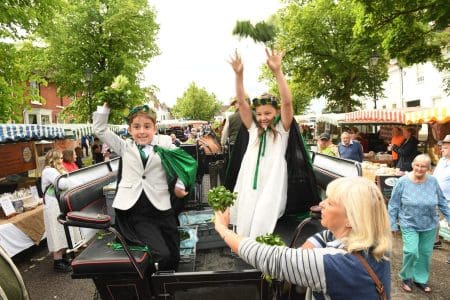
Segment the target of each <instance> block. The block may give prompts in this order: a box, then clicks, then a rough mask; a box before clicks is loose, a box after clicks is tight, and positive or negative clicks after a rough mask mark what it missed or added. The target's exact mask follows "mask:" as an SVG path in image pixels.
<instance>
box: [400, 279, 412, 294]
mask: <svg viewBox="0 0 450 300" xmlns="http://www.w3.org/2000/svg"><path fill="white" fill-rule="evenodd" d="M412 283H413V282H412V279H405V280H402V289H403V290H404V291H405V292H407V293H411V292H412Z"/></svg>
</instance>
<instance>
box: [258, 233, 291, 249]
mask: <svg viewBox="0 0 450 300" xmlns="http://www.w3.org/2000/svg"><path fill="white" fill-rule="evenodd" d="M256 241H257V242H258V243H261V244H266V245H269V246H286V244H285V243H284V241H283V239H282V238H281V236H279V235H278V234H276V233H268V234H265V235H260V236H258V237H257V238H256Z"/></svg>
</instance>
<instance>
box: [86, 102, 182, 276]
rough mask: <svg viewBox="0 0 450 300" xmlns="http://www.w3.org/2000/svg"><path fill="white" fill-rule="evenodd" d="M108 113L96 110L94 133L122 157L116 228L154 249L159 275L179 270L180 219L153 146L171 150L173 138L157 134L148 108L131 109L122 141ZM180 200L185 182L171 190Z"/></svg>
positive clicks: (105, 110) (154, 258)
mask: <svg viewBox="0 0 450 300" xmlns="http://www.w3.org/2000/svg"><path fill="white" fill-rule="evenodd" d="M108 116H109V108H108V107H107V105H106V104H105V105H104V106H103V107H101V106H100V107H98V108H97V111H96V112H95V113H94V116H93V125H94V126H93V127H94V132H95V134H96V135H97V136H98V137H99V138H100V140H101V141H102V142H104V143H107V144H108V145H109V146H110V148H111V149H113V150H114V151H115V152H116V153H117V154H118V155H120V156H121V157H122V174H121V181H120V182H119V185H118V188H117V193H116V196H115V198H114V202H113V207H114V208H115V209H116V224H117V225H118V227H119V230H120V231H121V233H122V234H123V235H124V236H125V238H126V239H127V240H128V241H129V242H131V243H133V244H137V245H142V246H144V245H146V246H148V247H149V248H150V251H151V254H152V258H153V261H154V262H155V263H158V266H159V270H176V269H177V267H178V262H179V260H180V238H179V234H178V229H177V219H176V215H175V212H174V209H173V208H172V205H171V200H170V197H171V194H170V192H169V187H168V183H167V174H166V171H165V169H164V167H163V165H162V163H161V159H160V157H159V155H156V154H155V151H154V149H153V147H154V146H159V147H163V148H173V147H175V145H173V144H172V140H171V138H170V137H169V136H165V135H156V118H155V113H154V112H153V111H152V110H151V109H150V108H149V107H148V106H147V105H141V106H138V107H135V108H133V109H132V110H131V111H130V114H129V115H128V118H127V119H128V125H129V128H128V132H129V133H130V135H131V137H132V139H126V140H123V139H122V138H121V137H119V136H118V135H116V134H115V133H114V132H112V131H110V130H109V129H108V126H107V122H108ZM173 193H174V195H175V196H176V197H177V198H183V197H184V196H186V195H187V192H186V191H185V187H184V185H183V183H182V182H181V181H179V180H178V181H177V182H176V184H175V187H174V188H173Z"/></svg>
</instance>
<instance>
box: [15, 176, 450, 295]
mask: <svg viewBox="0 0 450 300" xmlns="http://www.w3.org/2000/svg"><path fill="white" fill-rule="evenodd" d="M205 179H206V176H205ZM208 186H209V181H207V180H205V181H204V191H203V197H206V195H207V190H208ZM448 253H450V243H448V242H446V243H444V247H443V248H442V249H437V250H434V252H433V258H432V263H431V278H430V286H431V288H432V289H433V293H432V294H430V295H426V294H424V293H423V292H421V291H420V290H418V289H414V291H413V292H412V293H411V294H407V293H405V292H403V291H402V290H401V289H400V280H399V278H398V276H397V274H398V270H399V268H400V265H401V259H402V253H401V239H400V237H398V238H396V239H395V240H394V251H393V259H392V263H393V264H392V266H393V267H392V299H393V300H421V299H436V300H444V299H446V300H448V299H450V298H449V292H448V290H447V288H448V286H450V278H449V274H450V273H449V270H450V265H449V264H447V263H446V262H445V261H446V259H447V254H448ZM13 260H14V261H15V263H16V264H17V266H18V268H19V270H20V272H21V274H22V276H23V278H24V280H25V284H26V285H27V287H28V289H29V292H30V294H31V298H32V299H37V300H51V299H64V300H66V299H67V300H72V299H73V300H84V299H86V300H87V299H92V298H93V296H94V293H95V286H94V284H93V283H92V281H91V280H87V279H76V280H75V279H71V277H70V274H61V273H55V272H54V271H53V269H52V267H53V265H52V258H51V256H50V255H49V254H48V252H47V247H46V245H45V242H43V243H41V245H39V246H37V247H33V248H30V249H28V250H26V251H24V252H22V253H20V254H18V255H16V256H15V257H14V258H13ZM197 260H205V257H201V256H200V257H197ZM214 263H216V264H217V263H220V262H217V261H215V262H214ZM199 264H201V262H200V261H199Z"/></svg>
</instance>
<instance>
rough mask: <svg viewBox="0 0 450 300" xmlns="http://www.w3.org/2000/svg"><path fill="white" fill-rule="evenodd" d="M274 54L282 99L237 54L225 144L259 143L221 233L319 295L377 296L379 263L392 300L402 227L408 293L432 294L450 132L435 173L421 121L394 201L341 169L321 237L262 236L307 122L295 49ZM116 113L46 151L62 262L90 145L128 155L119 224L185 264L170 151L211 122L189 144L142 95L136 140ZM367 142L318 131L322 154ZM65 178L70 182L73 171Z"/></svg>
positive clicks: (93, 150) (403, 136) (136, 240)
mask: <svg viewBox="0 0 450 300" xmlns="http://www.w3.org/2000/svg"><path fill="white" fill-rule="evenodd" d="M266 56H267V66H268V68H269V70H270V71H271V72H272V74H273V76H274V78H275V80H276V83H277V87H278V91H279V98H278V97H276V96H275V95H272V94H268V93H265V94H263V95H261V96H259V97H257V98H254V99H252V100H250V98H249V96H248V95H247V93H246V91H245V89H244V83H243V82H244V63H243V60H242V58H241V57H240V55H239V54H238V53H237V52H236V53H235V54H234V55H232V56H231V58H230V61H229V63H230V66H231V68H232V70H233V72H234V75H235V85H236V86H235V89H236V91H235V92H236V94H235V95H236V96H235V97H234V98H233V99H232V101H231V105H232V106H233V107H234V109H235V113H234V114H232V115H230V116H229V117H228V118H227V119H226V120H225V121H224V123H223V125H224V126H223V130H222V131H221V139H220V144H221V145H222V146H225V145H234V143H235V142H236V140H237V138H238V135H239V132H240V131H241V130H242V128H244V131H245V132H247V133H248V144H247V145H246V148H245V149H244V153H243V156H242V162H241V165H240V169H239V172H238V174H237V177H236V183H235V186H234V191H235V192H237V200H236V202H235V203H234V205H233V206H232V207H230V208H228V209H227V210H225V211H224V212H223V213H222V212H216V215H215V228H216V230H217V232H218V233H219V235H220V236H221V237H222V238H223V240H224V241H225V243H226V244H227V245H229V246H230V247H231V249H232V250H233V251H234V252H236V253H237V254H238V255H239V256H240V257H241V258H243V259H244V260H245V261H246V262H247V263H249V264H251V265H253V266H254V267H256V268H258V269H260V270H261V271H263V272H264V273H266V274H270V275H271V276H273V277H275V278H277V279H280V280H285V281H288V282H290V283H292V284H295V285H299V286H304V287H307V288H308V289H309V292H310V293H311V294H312V295H314V297H325V298H326V297H331V298H334V297H338V298H339V297H340V298H348V299H350V298H355V297H357V298H358V299H369V298H373V299H375V298H377V297H378V296H381V295H380V292H379V291H377V289H376V288H375V283H374V280H375V279H373V278H372V277H370V276H367V272H368V270H369V269H370V271H372V273H373V274H375V275H374V276H375V278H376V279H378V281H377V282H378V283H379V284H381V285H382V286H383V287H384V293H385V295H388V298H389V294H390V291H391V278H390V276H391V270H390V264H391V261H390V258H389V257H390V252H391V243H392V241H391V237H392V234H394V235H396V234H397V232H398V231H400V232H401V236H402V243H403V262H402V268H401V271H400V274H399V276H400V278H401V280H402V286H401V287H402V288H403V290H404V291H405V292H411V291H412V290H413V288H414V287H417V288H419V289H420V290H422V291H423V292H426V293H429V292H431V287H430V285H429V284H428V282H429V276H430V259H431V256H432V253H433V247H434V246H436V245H437V244H439V243H440V240H439V235H438V230H439V227H438V224H439V214H438V211H437V209H439V210H440V212H441V214H442V216H443V217H444V218H446V219H447V221H450V211H449V207H448V201H449V200H450V199H449V191H450V166H449V165H450V164H449V162H448V161H449V159H450V135H447V136H446V137H445V139H443V141H441V149H442V158H441V159H440V161H439V163H438V165H437V167H436V168H435V170H434V173H432V165H431V160H430V158H429V157H428V156H427V155H425V154H420V155H418V154H419V153H418V151H417V146H418V140H417V138H416V137H415V132H414V129H413V128H411V127H405V128H403V129H401V128H398V127H394V128H393V129H392V139H391V140H390V141H389V145H388V148H387V149H386V150H387V151H390V152H391V153H392V157H393V163H394V164H395V166H396V167H398V168H399V169H400V170H401V171H404V172H406V174H405V175H404V176H403V177H401V178H400V179H399V180H398V183H397V184H396V185H395V187H394V189H393V192H392V196H391V199H390V201H389V204H388V206H386V204H385V201H384V198H383V196H382V194H381V192H380V189H379V188H378V187H377V186H376V185H375V183H374V182H371V181H369V180H367V179H365V178H340V179H337V180H335V181H333V182H331V183H330V184H329V185H328V187H327V192H326V199H325V200H323V201H322V202H321V203H320V207H321V211H322V219H321V223H322V225H323V226H324V227H325V228H326V230H325V231H323V232H320V233H317V234H316V235H314V236H312V237H310V238H309V239H308V240H307V242H306V243H305V244H304V245H303V246H302V247H300V248H298V249H290V248H287V247H282V246H266V245H261V244H258V243H256V242H255V238H256V237H258V236H260V235H263V234H267V233H272V232H273V231H274V229H275V226H276V224H277V221H278V220H279V218H280V217H281V216H282V215H283V214H284V212H285V208H286V203H287V187H288V166H287V162H286V159H285V153H286V151H287V148H288V145H289V143H290V142H289V138H290V132H291V131H292V126H293V122H295V119H294V118H293V106H292V95H291V92H290V90H289V87H288V85H287V81H286V78H285V76H284V74H283V72H282V60H283V56H284V53H283V52H281V51H275V50H271V49H266ZM109 112H110V110H109V108H108V107H107V105H104V106H102V107H99V108H98V109H97V111H96V112H95V113H94V117H93V120H94V132H95V138H91V137H87V136H86V137H83V138H82V139H81V141H80V144H79V146H77V147H76V148H74V149H66V150H64V151H59V150H52V151H50V152H48V153H47V155H46V164H45V168H44V170H43V172H42V189H46V190H47V196H46V197H45V199H46V202H45V210H44V215H45V222H46V224H45V225H46V229H47V227H48V231H47V239H48V248H49V251H50V252H51V253H52V254H53V258H54V268H55V270H57V271H69V270H70V264H69V261H68V260H67V258H66V257H64V253H65V249H66V248H67V243H66V242H65V236H64V232H63V229H62V226H61V225H60V224H58V223H57V222H56V216H57V213H58V212H59V211H57V210H58V208H57V201H56V198H55V197H54V194H52V186H54V185H55V184H56V182H55V179H56V177H57V176H58V175H60V174H62V173H65V172H72V171H74V170H77V169H79V168H82V167H84V164H83V160H82V158H83V157H85V156H88V155H89V154H90V155H91V156H92V162H93V163H99V162H102V161H104V160H107V159H109V158H110V157H111V155H112V154H115V155H119V156H121V157H122V161H123V169H122V176H121V177H122V181H121V182H120V184H119V185H118V189H117V193H116V197H115V199H114V202H113V207H114V208H115V210H116V216H117V221H116V222H117V226H118V228H119V229H120V231H121V232H122V234H124V235H125V237H126V239H127V240H128V241H130V242H132V243H133V244H137V245H142V246H148V247H149V248H150V249H151V251H152V255H153V258H154V260H155V262H157V263H158V265H159V269H160V270H176V269H177V267H178V262H179V259H180V253H179V250H180V249H179V243H180V240H179V236H178V231H177V218H176V213H175V210H174V207H173V205H174V204H173V203H174V202H173V201H174V200H173V199H177V198H178V199H182V198H184V197H185V196H186V195H188V193H189V192H190V190H189V189H187V188H186V182H184V181H183V180H180V178H178V180H177V181H176V182H175V183H174V184H173V185H171V184H170V183H169V182H167V176H166V169H165V163H164V161H163V160H164V158H163V156H161V155H159V153H158V151H161V150H158V149H161V148H163V149H176V148H178V147H180V146H181V145H182V144H183V143H192V144H196V143H199V140H200V138H201V137H202V135H204V134H208V132H209V131H210V130H211V129H210V128H209V129H208V127H207V126H200V127H189V128H186V129H185V130H184V137H183V140H184V141H183V142H182V141H181V140H180V139H179V138H178V137H177V135H176V134H175V133H172V134H170V137H169V136H166V135H163V134H158V132H157V126H156V125H157V124H156V119H155V115H154V112H153V111H152V110H151V109H150V108H149V107H148V106H146V105H141V106H138V107H136V108H133V109H132V110H131V111H130V114H129V115H128V117H127V120H128V125H129V130H128V132H129V135H130V137H131V138H126V139H124V138H122V137H119V136H117V135H116V134H115V133H113V132H111V131H110V130H109V129H108V126H107V121H108V116H109ZM308 128H309V127H308ZM303 131H305V129H304V128H303ZM305 134H306V133H305ZM304 139H308V140H311V139H312V136H310V137H306V135H305V136H304V138H303V140H304ZM367 149H368V144H367V140H365V138H364V134H360V133H359V132H358V130H357V128H349V129H348V130H344V131H343V132H342V134H341V135H340V142H339V143H337V144H334V143H333V141H332V138H331V135H330V133H329V132H323V133H321V134H320V135H318V139H317V151H318V152H319V153H322V154H326V155H330V156H334V157H340V158H344V159H349V160H354V161H358V162H362V161H363V159H364V152H366V151H367ZM83 150H84V151H83ZM60 185H61V186H60V187H59V188H61V189H64V188H65V187H64V182H63V181H62V182H60ZM175 201H180V200H175ZM368 208H370V209H368ZM304 266H308V268H306V267H304Z"/></svg>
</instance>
